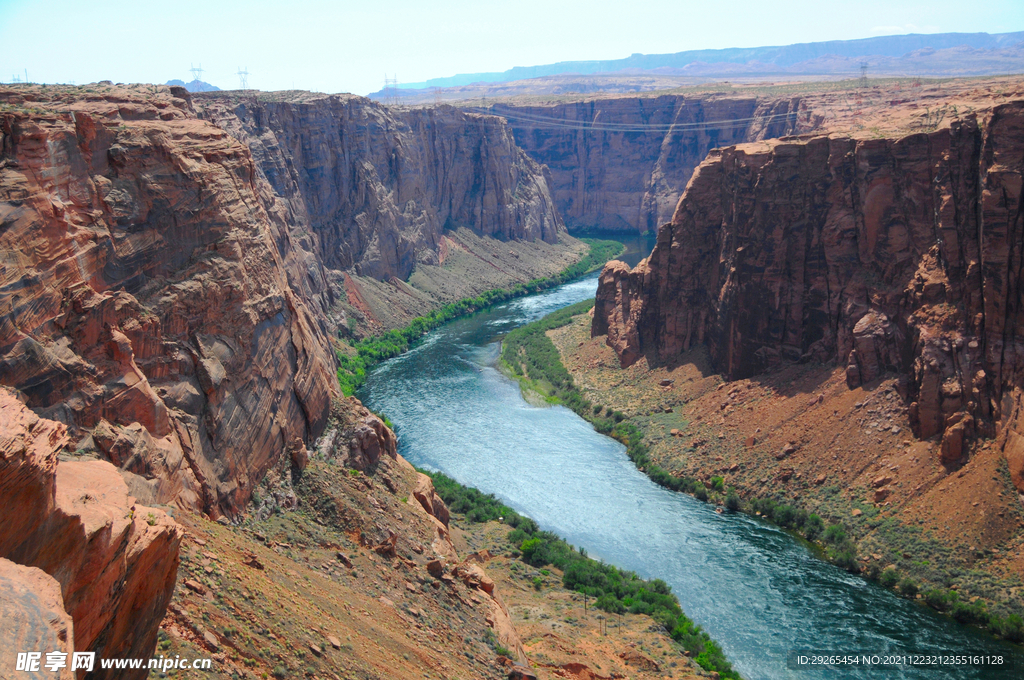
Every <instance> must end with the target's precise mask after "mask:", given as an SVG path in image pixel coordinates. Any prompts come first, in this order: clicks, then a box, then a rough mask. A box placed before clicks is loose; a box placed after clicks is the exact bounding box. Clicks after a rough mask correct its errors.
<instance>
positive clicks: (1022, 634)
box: [988, 614, 1024, 642]
mask: <svg viewBox="0 0 1024 680" xmlns="http://www.w3.org/2000/svg"><path fill="white" fill-rule="evenodd" d="M988 627H989V629H990V630H992V632H994V633H996V634H997V635H999V636H1000V637H1004V638H1006V639H1007V640H1012V641H1013V642H1024V621H1022V620H1021V618H1020V617H1019V616H1018V615H1016V614H1010V615H1009V616H1006V617H1001V616H991V617H990V618H989V624H988Z"/></svg>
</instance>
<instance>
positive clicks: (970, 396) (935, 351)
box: [593, 101, 1024, 489]
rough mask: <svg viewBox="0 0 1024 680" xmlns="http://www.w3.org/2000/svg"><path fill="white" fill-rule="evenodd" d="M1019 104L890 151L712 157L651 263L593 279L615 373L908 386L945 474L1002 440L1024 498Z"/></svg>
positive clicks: (809, 148)
mask: <svg viewBox="0 0 1024 680" xmlns="http://www.w3.org/2000/svg"><path fill="white" fill-rule="evenodd" d="M1022 172H1024V102H1020V101H1015V102H1011V103H1007V104H1004V105H1000V106H997V107H994V108H992V109H990V110H988V111H985V112H982V113H979V114H978V115H971V116H968V117H964V118H960V119H957V120H954V121H953V122H952V123H951V124H950V125H949V126H948V127H946V128H943V129H939V130H936V131H934V132H930V133H922V134H915V135H910V136H906V137H902V138H898V139H854V138H850V137H844V136H840V135H831V136H829V137H825V136H822V137H816V138H810V139H802V140H789V141H778V140H773V141H771V142H767V143H755V144H746V145H741V146H736V147H730V148H726V149H721V150H716V151H714V152H712V154H711V155H710V156H709V157H708V158H707V159H706V160H705V161H704V162H703V163H702V164H701V165H700V167H699V168H698V169H697V171H696V173H695V174H694V176H693V178H692V179H691V181H690V183H689V185H688V187H687V189H686V192H685V194H684V195H683V197H682V198H681V199H680V201H679V205H678V207H677V209H676V211H675V214H674V216H673V218H672V221H671V222H670V223H669V224H666V225H664V226H663V227H662V228H661V230H660V231H659V234H658V243H657V246H656V248H655V249H654V251H653V253H652V254H651V256H650V257H649V258H648V259H647V260H646V261H644V262H642V263H641V264H640V265H639V266H638V267H637V268H636V269H634V270H632V271H629V269H628V268H627V267H625V266H624V265H622V263H611V264H609V265H608V266H607V267H606V268H605V270H604V271H603V272H602V275H601V281H600V288H599V291H598V299H597V307H596V310H595V314H594V322H593V333H594V334H595V335H600V334H604V333H607V335H608V342H609V344H610V345H611V346H612V347H614V348H615V350H616V352H617V353H618V355H619V357H620V359H621V360H622V362H623V363H624V364H630V363H632V362H634V361H636V360H637V359H638V358H639V357H640V356H643V355H647V356H648V357H649V358H650V359H652V360H657V361H669V360H671V359H673V358H674V357H676V356H677V355H679V354H680V353H681V352H682V351H685V350H686V349H688V348H690V347H692V346H694V345H696V344H699V343H703V344H705V345H706V346H707V347H708V349H709V350H710V354H711V357H712V360H713V361H714V363H715V365H716V367H717V368H718V370H720V371H721V372H722V373H723V374H725V375H727V376H728V377H730V378H733V379H735V378H740V377H747V376H751V375H753V374H756V373H758V372H761V371H764V370H766V369H770V368H771V367H772V366H774V365H777V364H778V363H780V362H784V361H807V360H811V361H834V362H839V363H840V365H844V366H847V381H848V383H849V384H850V385H851V386H856V385H859V384H861V383H866V382H869V381H871V380H874V379H875V378H876V377H878V376H879V375H881V374H882V373H884V372H889V371H893V372H897V373H899V374H901V375H902V376H903V378H904V379H903V381H902V384H903V385H904V386H905V389H904V390H903V391H904V396H905V398H906V399H907V401H908V402H909V403H910V413H911V420H912V423H913V425H914V428H915V432H916V434H917V435H918V436H920V437H923V438H927V437H932V436H935V435H937V434H940V433H942V436H943V441H942V456H943V459H944V462H947V463H951V464H952V463H955V462H957V461H958V460H960V459H961V458H962V457H963V456H964V455H966V454H967V446H968V443H969V440H970V437H971V436H973V435H975V434H983V435H995V434H996V433H999V434H1000V437H1001V440H1002V441H1003V443H1004V445H1005V450H1006V451H1007V457H1008V459H1009V460H1010V463H1011V468H1012V471H1013V476H1014V480H1015V482H1016V483H1017V485H1018V488H1021V489H1024V437H1022V436H1021V434H1020V433H1022V432H1024V418H1022V417H1021V415H1020V411H1021V406H1020V404H1021V398H1020V395H1021V389H1022V387H1024V305H1022V285H1024V279H1022V276H1024V274H1022V264H1024V260H1022V253H1021V244H1022V243H1024V210H1022V203H1021V178H1022Z"/></svg>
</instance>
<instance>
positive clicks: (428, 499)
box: [412, 472, 451, 526]
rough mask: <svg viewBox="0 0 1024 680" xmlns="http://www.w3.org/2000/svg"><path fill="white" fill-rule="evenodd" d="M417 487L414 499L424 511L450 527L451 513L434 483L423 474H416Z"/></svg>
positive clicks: (414, 491) (413, 492)
mask: <svg viewBox="0 0 1024 680" xmlns="http://www.w3.org/2000/svg"><path fill="white" fill-rule="evenodd" d="M416 480H417V481H416V487H415V488H414V489H413V490H412V495H413V498H415V499H416V501H417V502H418V503H419V504H420V507H422V508H423V511H424V512H426V513H427V514H428V515H431V516H432V517H434V518H436V519H437V521H439V522H440V523H441V524H443V525H445V526H448V521H449V519H451V513H449V512H448V506H447V505H445V504H444V501H443V500H441V497H440V496H438V495H437V491H435V490H434V482H433V481H432V480H431V479H430V477H427V476H426V475H425V474H423V473H422V472H417V473H416Z"/></svg>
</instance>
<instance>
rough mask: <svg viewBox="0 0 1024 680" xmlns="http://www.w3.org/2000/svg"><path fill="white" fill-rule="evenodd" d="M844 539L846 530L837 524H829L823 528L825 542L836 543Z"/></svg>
mask: <svg viewBox="0 0 1024 680" xmlns="http://www.w3.org/2000/svg"><path fill="white" fill-rule="evenodd" d="M845 540H846V530H845V529H843V527H841V526H839V525H838V524H829V525H828V528H827V529H825V542H826V543H832V544H833V545H838V544H839V543H842V542H843V541H845Z"/></svg>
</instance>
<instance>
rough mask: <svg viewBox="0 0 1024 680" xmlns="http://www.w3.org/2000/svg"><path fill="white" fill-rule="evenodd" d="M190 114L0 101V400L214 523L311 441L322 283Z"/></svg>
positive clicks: (322, 336)
mask: <svg viewBox="0 0 1024 680" xmlns="http://www.w3.org/2000/svg"><path fill="white" fill-rule="evenodd" d="M186 97H187V95H186V93H185V92H184V90H176V91H175V93H174V94H171V93H170V92H169V91H167V90H166V89H163V90H160V91H158V92H156V93H154V92H152V91H151V90H149V89H148V88H144V87H141V86H137V87H134V88H104V87H102V86H100V87H99V88H94V90H93V91H87V90H83V89H81V88H77V89H75V88H19V89H15V90H9V91H5V92H0V100H2V101H3V102H4V107H3V109H2V110H0V254H2V255H0V258H2V259H0V383H2V384H5V385H9V386H12V387H15V388H17V389H18V390H20V391H21V392H22V393H23V394H24V395H25V396H26V398H27V400H28V405H29V406H30V407H31V408H32V409H34V410H35V411H37V412H38V413H40V414H43V415H45V416H46V417H49V418H53V419H56V420H59V421H61V422H62V423H64V424H66V425H67V426H68V429H69V433H70V435H71V436H72V438H73V440H74V441H75V442H76V445H77V446H79V447H82V448H85V449H91V450H96V451H98V452H100V453H101V454H102V455H103V456H105V457H107V458H108V459H109V460H111V461H112V462H113V463H114V464H115V465H117V466H118V467H119V468H121V470H122V472H123V474H124V476H125V479H126V481H127V482H128V484H129V487H130V489H131V492H132V494H133V495H134V496H136V497H138V498H139V499H140V500H143V501H144V502H147V503H172V502H173V503H176V504H177V505H179V506H181V507H186V508H192V509H197V510H202V511H206V512H209V513H211V514H213V515H214V516H216V515H219V514H221V513H225V512H227V513H233V512H236V511H237V510H238V509H239V508H241V507H242V506H243V505H244V503H245V502H246V501H247V499H248V497H249V494H250V492H251V489H252V487H253V485H254V484H255V483H257V482H258V481H259V479H260V478H261V477H262V475H263V474H264V473H265V471H266V470H267V469H269V468H270V467H271V466H272V465H273V464H274V463H275V462H276V460H277V459H278V458H279V457H280V456H281V455H282V454H283V452H284V450H285V448H286V447H287V446H288V445H289V444H290V443H291V442H292V441H293V440H295V439H299V440H303V441H310V440H311V439H312V438H314V437H315V436H317V435H318V434H319V433H320V431H322V429H323V426H324V424H325V423H326V418H327V412H328V409H329V406H330V398H331V396H332V394H334V392H335V390H336V385H337V383H336V379H335V376H334V358H333V353H332V350H331V347H330V343H329V340H328V334H327V328H326V327H325V324H324V323H323V322H321V321H319V320H318V317H317V315H316V314H315V312H314V310H315V309H317V308H318V307H321V306H323V305H324V304H325V303H324V301H323V300H322V297H323V295H324V294H325V291H326V289H327V286H326V284H325V282H324V276H323V270H322V267H321V266H320V265H319V263H318V261H317V260H316V258H315V257H314V256H313V255H312V254H311V253H309V252H308V251H306V250H304V249H303V247H302V244H301V243H300V242H299V241H298V240H297V239H295V238H293V236H292V234H291V232H290V229H289V225H288V223H287V220H286V216H285V215H284V214H282V212H281V211H280V210H279V206H278V204H277V203H276V197H275V195H274V193H273V191H272V189H271V187H270V185H269V184H268V183H267V182H266V181H264V180H262V179H261V178H260V175H259V173H258V172H257V169H256V166H255V164H254V162H253V159H252V156H251V154H250V153H249V150H248V149H247V148H246V147H245V146H244V145H242V144H239V143H238V142H237V141H236V140H235V139H234V138H232V137H231V136H230V135H228V134H227V133H226V132H224V131H223V130H221V129H219V128H217V127H215V126H214V125H212V124H211V123H209V122H205V121H201V120H198V119H197V117H196V115H195V113H194V112H193V110H192V108H191V105H190V101H189V100H188V99H187V98H186ZM293 279H294V281H293Z"/></svg>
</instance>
